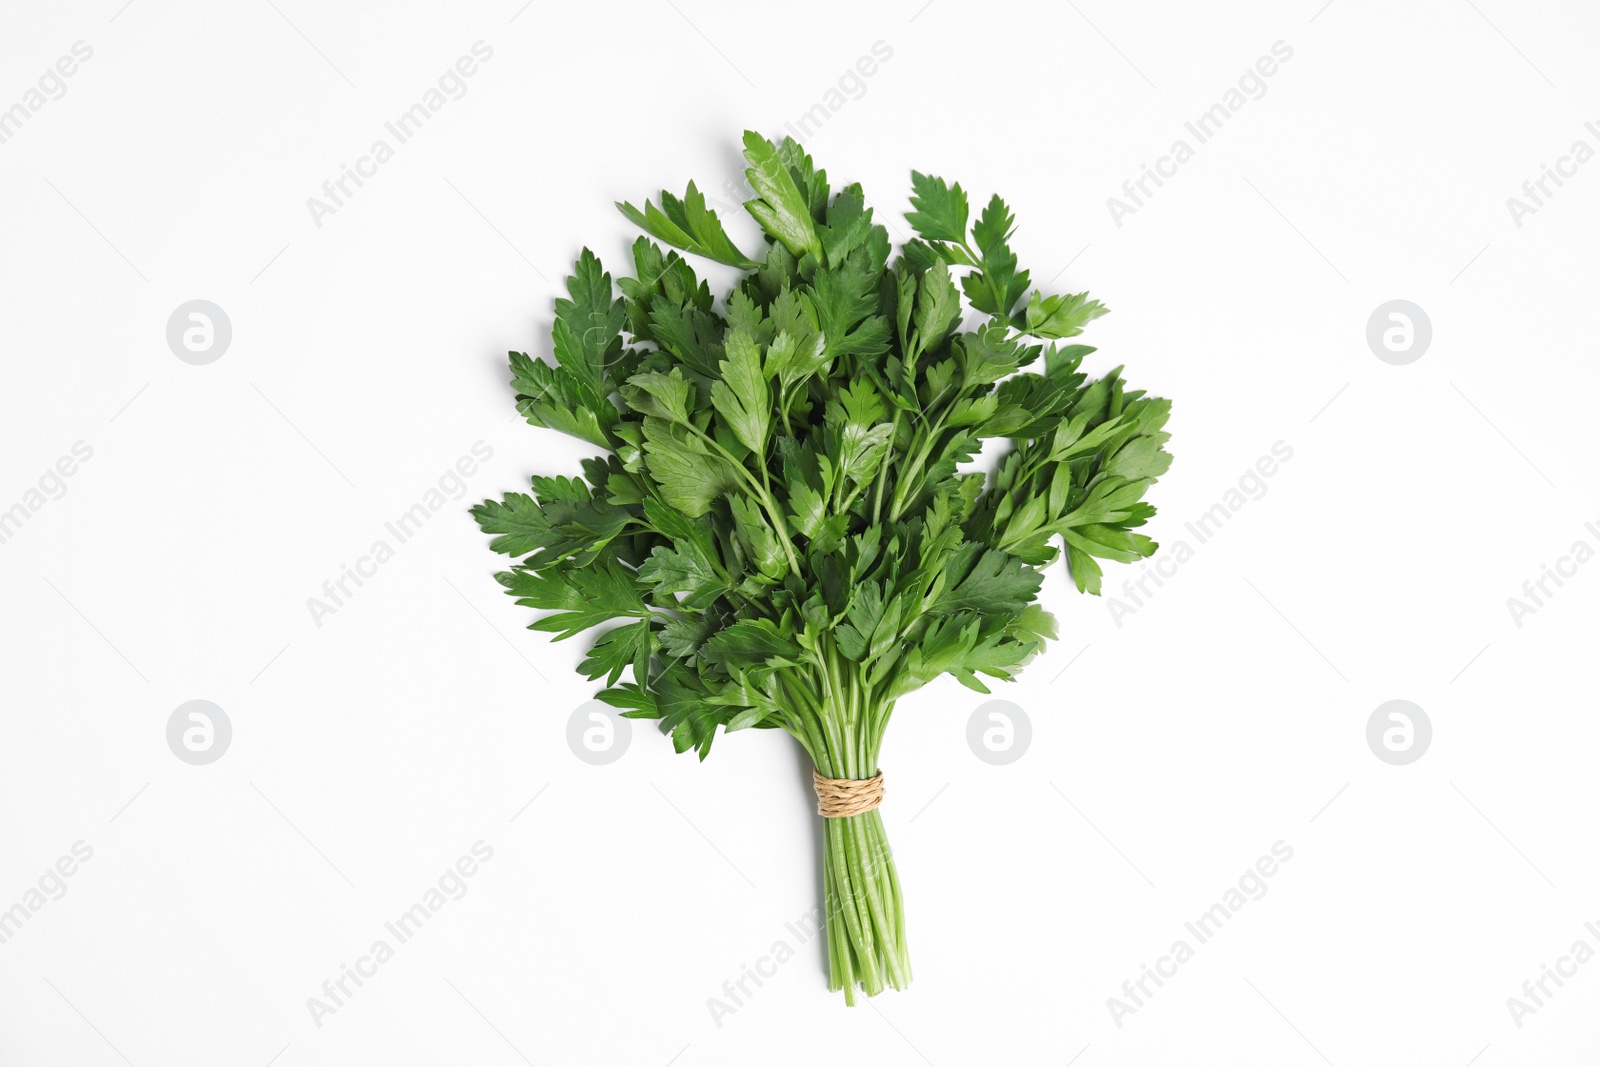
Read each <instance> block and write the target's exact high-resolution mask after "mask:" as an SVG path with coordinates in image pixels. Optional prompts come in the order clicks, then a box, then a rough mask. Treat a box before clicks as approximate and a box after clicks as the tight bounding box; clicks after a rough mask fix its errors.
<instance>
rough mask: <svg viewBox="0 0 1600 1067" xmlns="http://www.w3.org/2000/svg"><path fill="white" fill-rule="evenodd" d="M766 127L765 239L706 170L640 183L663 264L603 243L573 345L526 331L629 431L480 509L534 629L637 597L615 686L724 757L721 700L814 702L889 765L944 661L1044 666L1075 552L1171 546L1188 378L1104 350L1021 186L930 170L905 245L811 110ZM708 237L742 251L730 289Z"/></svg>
mask: <svg viewBox="0 0 1600 1067" xmlns="http://www.w3.org/2000/svg"><path fill="white" fill-rule="evenodd" d="M744 145H745V158H746V160H747V162H748V163H749V169H748V171H747V172H746V174H747V176H748V178H749V181H750V184H751V187H752V189H754V191H755V193H756V198H755V199H753V200H751V201H750V202H748V203H747V204H746V205H745V207H746V209H747V210H748V211H749V212H750V214H751V215H752V216H753V217H754V218H755V220H756V221H757V222H758V223H759V224H760V227H761V229H762V231H763V232H764V234H765V247H764V248H763V249H762V250H761V255H760V256H759V258H753V257H750V256H747V255H746V254H745V253H744V252H743V251H741V250H740V249H739V248H738V247H737V246H736V245H735V243H734V242H733V240H732V239H731V238H730V237H729V236H728V234H727V232H726V231H725V229H724V228H723V225H722V222H721V220H720V219H719V218H718V217H717V215H716V213H715V212H714V211H712V210H710V209H708V207H707V206H706V201H705V198H704V196H703V195H702V194H701V193H700V192H699V190H697V189H696V187H695V186H694V184H693V183H691V184H690V185H689V187H688V189H687V191H686V192H685V194H684V196H683V197H682V198H678V197H675V196H673V195H671V194H669V193H666V192H663V193H662V194H661V196H660V205H659V206H657V205H656V204H654V203H651V202H649V201H646V202H645V206H644V208H643V210H640V209H638V208H635V207H634V206H633V205H631V204H619V205H618V207H619V208H620V209H621V211H622V212H623V214H624V215H626V216H627V217H628V218H629V219H630V220H632V221H633V222H634V223H636V224H637V225H638V226H640V227H641V228H642V229H643V230H644V231H645V232H646V234H647V235H648V236H642V237H640V238H639V239H638V240H637V241H636V242H635V244H634V245H633V263H632V264H631V267H632V275H631V276H630V277H620V278H617V279H615V280H613V278H612V276H611V275H610V274H609V273H607V272H606V271H605V270H604V269H603V267H602V266H601V264H600V262H599V260H598V259H597V258H596V257H595V256H594V255H593V253H591V252H590V251H588V250H587V249H585V250H584V251H583V253H582V255H581V256H580V257H579V259H578V261H577V263H576V264H575V265H574V268H573V273H572V276H571V277H569V278H568V279H567V283H566V287H567V293H568V296H567V297H566V298H564V299H561V300H558V301H557V302H556V309H555V311H556V315H555V325H554V330H553V355H554V361H553V362H545V361H542V360H536V359H533V358H531V357H529V356H528V355H526V354H524V353H512V355H511V371H512V386H513V388H514V390H515V392H516V397H517V408H518V410H519V411H520V412H521V413H522V414H523V415H524V416H525V417H526V419H527V420H528V422H530V423H532V424H533V425H535V426H542V427H548V428H550V429H555V430H560V431H562V432H564V433H568V434H571V435H573V436H575V437H578V438H581V439H582V440H584V441H586V442H588V443H590V444H592V445H594V446H595V447H596V448H597V449H599V450H600V454H599V455H597V456H596V457H595V458H593V459H589V460H585V461H584V462H583V465H582V466H583V472H582V476H581V477H536V478H534V479H533V481H532V485H531V487H530V488H531V491H530V492H522V493H511V494H508V495H507V496H505V497H504V498H502V499H500V500H490V501H485V502H484V503H483V504H482V505H480V506H478V507H476V508H474V509H473V512H474V515H475V516H476V517H477V519H478V522H479V523H480V525H481V526H482V528H483V529H484V531H485V532H486V533H488V534H491V535H492V536H493V537H494V540H493V542H492V547H493V548H494V549H495V550H496V551H498V552H502V553H505V554H506V555H508V556H510V557H512V558H513V559H514V561H515V562H514V563H513V564H512V565H511V567H510V569H509V570H508V571H506V572H505V573H503V574H500V575H499V576H498V577H499V580H500V582H501V583H502V584H503V585H504V586H505V588H506V591H507V592H508V593H509V594H510V595H512V596H514V597H515V598H516V600H517V603H518V604H521V605H524V606H526V607H529V608H533V609H536V610H537V611H539V612H542V613H544V614H543V615H542V617H540V618H539V619H538V620H537V621H536V622H534V623H533V626H532V628H533V629H535V630H541V631H545V632H549V633H552V634H554V635H556V637H557V638H558V639H560V638H566V637H571V636H573V635H575V634H578V633H581V632H585V631H588V630H591V629H592V628H595V627H601V626H603V627H605V629H604V630H603V632H601V633H600V635H599V636H598V638H597V639H596V640H594V641H593V643H592V645H591V647H590V649H589V651H588V655H587V656H586V658H585V659H584V660H583V662H582V665H581V667H580V670H581V671H582V672H583V673H584V674H585V675H586V676H587V677H588V678H590V679H594V680H602V679H603V680H604V683H605V685H606V688H605V689H604V690H603V691H602V692H601V693H600V694H599V695H600V698H601V699H602V700H605V701H607V702H608V703H610V704H612V705H613V706H616V707H618V708H621V709H624V710H625V713H627V714H629V715H633V716H636V717H643V718H654V719H659V720H660V722H661V726H662V729H663V730H664V731H665V732H667V733H669V734H670V735H671V736H672V738H673V741H674V744H675V746H676V748H677V749H678V751H680V752H681V751H687V750H689V749H694V750H696V751H697V752H698V753H699V754H700V756H701V757H702V758H704V756H705V755H706V753H707V752H708V751H709V749H710V747H711V744H712V740H713V738H714V736H715V734H716V730H717V727H719V726H720V727H723V728H724V729H726V730H730V731H731V730H737V729H742V728H745V727H783V728H786V729H788V730H790V732H792V733H794V734H795V735H796V736H797V737H799V738H800V739H801V741H802V742H803V743H805V744H806V747H807V748H808V750H810V751H811V752H812V755H813V757H814V758H816V759H817V760H818V765H819V767H823V769H824V771H825V773H827V772H828V766H829V765H830V764H831V765H835V766H839V767H844V766H846V765H850V764H853V763H857V762H859V763H862V764H863V765H867V764H870V763H872V762H873V761H874V759H875V746H876V739H877V736H878V735H880V734H881V730H882V724H883V721H884V720H886V718H887V714H888V709H889V708H891V707H892V706H893V702H894V700H895V699H896V698H897V697H899V696H901V695H903V694H905V693H908V692H910V691H912V690H914V689H916V688H918V687H920V686H922V685H924V684H926V683H927V682H929V681H931V680H932V679H934V678H935V677H937V676H939V675H941V674H950V675H953V676H954V677H955V678H956V679H958V680H959V681H960V682H961V683H962V684H964V685H967V686H969V687H971V688H973V689H976V690H978V691H980V692H988V689H987V688H986V686H985V682H984V679H985V678H990V679H993V678H1000V679H1009V678H1012V677H1014V676H1015V675H1016V673H1017V672H1018V671H1019V670H1020V669H1021V668H1022V666H1023V665H1024V664H1026V663H1027V662H1028V660H1029V659H1030V658H1032V657H1033V656H1034V655H1035V654H1037V653H1038V652H1039V650H1040V649H1041V648H1042V647H1043V645H1044V642H1045V641H1046V640H1047V639H1049V638H1051V637H1054V636H1055V622H1054V620H1053V619H1052V618H1051V616H1050V615H1049V614H1047V613H1046V612H1045V611H1044V610H1043V609H1041V608H1040V607H1039V605H1038V604H1037V603H1036V599H1037V596H1038V593H1039V589H1040V585H1041V582H1042V572H1043V568H1045V567H1046V566H1047V565H1049V564H1051V563H1052V562H1053V561H1054V560H1055V559H1056V558H1057V557H1058V556H1060V555H1062V554H1063V553H1064V556H1065V561H1066V565H1067V566H1068V567H1069V569H1070V572H1071V575H1072V578H1073V580H1074V582H1075V583H1076V585H1077V588H1078V589H1079V590H1081V591H1084V592H1089V593H1096V594H1097V593H1098V592H1099V590H1100V581H1101V561H1103V560H1118V561H1132V560H1136V559H1139V558H1141V557H1144V556H1148V555H1150V554H1151V553H1152V552H1153V551H1155V548H1156V545H1155V543H1154V542H1153V541H1151V540H1150V539H1149V538H1148V537H1146V536H1145V535H1144V534H1142V533H1140V532H1138V531H1139V529H1140V528H1141V527H1143V526H1144V525H1145V524H1146V522H1147V521H1148V520H1149V519H1150V517H1151V516H1152V515H1153V514H1154V510H1155V509H1154V508H1153V507H1152V506H1151V505H1149V504H1148V503H1146V502H1145V501H1144V497H1145V494H1146V491H1147V490H1148V489H1149V487H1150V485H1151V484H1152V483H1153V482H1154V481H1155V480H1156V479H1157V478H1158V477H1159V476H1160V475H1161V474H1162V473H1163V472H1165V471H1166V469H1167V466H1168V464H1169V463H1170V460H1171V457H1170V456H1169V455H1168V453H1167V452H1166V450H1165V448H1164V445H1165V443H1166V441H1167V437H1168V435H1167V434H1166V433H1165V432H1163V430H1162V427H1163V424H1164V423H1165V422H1166V420H1167V415H1168V406H1169V405H1168V402H1167V401H1165V400H1162V399H1158V398H1155V397H1150V396H1146V395H1144V394H1143V393H1142V392H1141V391H1139V390H1132V389H1128V388H1127V387H1126V386H1125V384H1124V382H1123V379H1122V376H1121V373H1120V368H1118V369H1117V370H1113V371H1111V372H1110V373H1109V374H1106V375H1105V376H1103V377H1100V378H1096V379H1092V380H1091V379H1090V378H1089V376H1088V375H1087V374H1086V373H1085V372H1084V371H1083V370H1082V369H1081V367H1082V363H1083V360H1084V357H1085V356H1087V355H1088V354H1089V353H1091V352H1093V351H1094V349H1092V348H1089V347H1086V346H1083V345H1078V344H1062V343H1061V342H1063V341H1065V340H1066V339H1068V338H1071V337H1073V336H1075V335H1077V334H1078V333H1079V332H1081V330H1082V329H1083V327H1084V326H1085V325H1087V324H1088V323H1089V322H1090V321H1092V320H1093V319H1095V318H1097V317H1099V316H1100V315H1103V314H1104V313H1105V312H1106V308H1105V307H1104V306H1103V305H1102V304H1100V303H1099V302H1098V301H1095V300H1091V299H1089V298H1088V295H1087V294H1085V293H1079V294H1075V295H1045V294H1043V293H1041V292H1040V291H1038V290H1037V289H1033V290H1031V292H1030V282H1029V276H1028V272H1027V271H1026V270H1019V269H1018V266H1017V258H1016V256H1015V255H1014V254H1013V253H1012V251H1011V248H1010V241H1011V239H1012V236H1013V230H1014V222H1013V218H1012V215H1011V212H1010V210H1009V209H1008V208H1007V206H1006V205H1005V203H1004V202H1003V201H1001V199H1000V198H999V197H998V196H996V197H993V198H991V199H990V200H989V202H988V204H987V206H985V207H984V209H983V210H982V212H981V213H980V214H979V215H978V217H977V219H976V220H973V221H970V225H969V218H968V214H969V212H968V204H967V196H966V193H965V191H964V190H963V189H962V188H961V186H960V185H959V184H956V185H948V184H946V183H945V182H944V181H943V180H942V179H940V178H936V177H930V176H926V175H923V174H919V173H916V172H913V173H912V188H913V195H912V197H911V202H912V206H913V209H914V210H913V211H912V212H910V213H909V214H908V215H907V220H908V221H909V223H910V224H911V226H912V227H913V229H914V230H915V231H916V233H917V235H918V236H917V239H915V240H912V241H910V242H908V243H906V244H905V245H904V246H903V247H902V248H901V249H900V250H899V252H898V254H895V253H894V251H893V250H892V249H891V246H890V242H889V236H888V232H887V230H886V229H885V228H884V227H883V226H882V225H881V224H879V223H876V222H875V221H874V220H873V210H872V208H870V207H868V206H867V203H866V200H865V198H864V197H863V195H862V191H861V188H860V187H859V186H858V185H847V186H844V187H843V188H840V189H838V190H836V191H834V190H830V188H829V185H828V180H827V175H826V173H825V172H824V171H821V170H818V169H816V167H815V166H814V164H813V162H812V160H811V158H810V157H809V156H808V155H806V153H805V152H804V151H802V150H801V148H800V146H799V145H797V144H796V143H795V142H794V141H792V140H787V139H786V140H785V141H784V142H782V143H781V144H773V143H772V142H770V141H768V140H766V139H765V138H762V137H761V136H759V135H757V134H754V133H747V134H746V135H745V141H744ZM652 238H653V240H652ZM663 245H665V246H667V247H665V248H664V247H662V246H663ZM679 251H682V252H687V253H691V254H694V255H700V256H704V257H707V258H709V259H712V260H714V261H716V262H718V263H722V264H726V265H728V266H732V267H734V268H737V269H738V270H739V271H741V272H742V273H741V275H740V277H739V279H738V281H737V284H736V285H735V286H734V288H733V289H732V291H731V292H729V293H728V294H727V296H726V299H725V300H724V301H723V302H722V303H721V304H720V305H719V304H718V303H717V302H716V301H714V300H713V298H712V293H711V290H710V288H709V286H708V285H707V283H706V282H705V281H703V280H701V279H700V278H699V277H697V276H696V274H695V273H694V269H693V268H692V267H691V265H690V263H689V262H688V261H687V260H686V259H685V258H684V257H683V256H682V255H680V254H679ZM969 308H970V309H971V310H972V311H975V312H978V313H980V319H979V321H978V323H977V324H976V325H975V326H973V327H972V328H970V329H967V328H964V326H963V317H964V315H966V314H967V313H968V309H969ZM997 439H998V441H999V445H1000V448H1001V451H1002V454H1001V455H1000V458H999V461H998V464H997V465H996V466H995V469H994V470H993V472H992V473H991V474H989V475H985V474H982V473H979V472H977V471H975V470H974V469H973V468H974V466H975V464H974V463H973V460H974V457H975V456H976V454H977V452H978V450H979V449H980V447H982V446H983V444H984V442H985V441H993V440H997ZM858 735H863V736H865V737H866V738H867V739H866V740H865V741H860V740H857V736H858ZM856 746H867V747H866V748H858V747H856ZM868 749H870V751H869V750H868Z"/></svg>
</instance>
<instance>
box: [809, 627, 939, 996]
mask: <svg viewBox="0 0 1600 1067" xmlns="http://www.w3.org/2000/svg"><path fill="white" fill-rule="evenodd" d="M813 662H814V664H815V666H816V669H817V675H816V678H817V694H818V697H819V699H816V700H814V701H804V700H802V701H801V702H799V703H800V704H801V705H803V706H804V707H805V711H806V716H805V717H806V718H807V719H808V720H809V719H811V718H812V717H813V716H814V718H815V720H816V721H815V725H814V726H810V725H809V724H808V735H801V734H797V736H799V737H800V739H801V743H802V744H804V745H805V746H806V750H807V751H808V752H810V753H811V755H812V758H813V759H814V760H815V761H816V764H817V770H818V773H820V774H822V775H823V776H824V777H827V778H851V779H858V780H859V779H866V778H871V777H873V776H874V775H875V774H877V773H878V747H879V743H880V742H881V741H882V738H883V729H884V727H885V725H887V723H888V719H889V713H890V711H891V710H892V708H893V704H892V703H889V702H884V701H881V700H879V699H877V698H876V697H875V695H874V693H873V691H872V688H871V687H870V686H869V685H868V684H867V681H866V678H865V675H864V672H863V671H862V669H861V668H860V667H859V666H858V665H856V664H855V663H852V662H850V661H848V660H846V659H845V658H844V657H843V656H842V655H840V653H839V651H838V649H837V647H835V646H834V645H833V644H832V642H831V641H827V642H826V643H825V644H824V645H823V646H822V647H820V648H818V649H817V650H816V655H815V658H814V660H813ZM814 746H820V749H821V750H820V751H817V750H815V749H814ZM823 841H824V846H825V847H824V851H823V894H824V906H825V913H826V916H827V930H828V975H829V988H830V989H832V990H835V991H838V990H843V991H844V994H845V1002H846V1003H848V1004H853V1003H855V988H856V986H857V985H859V986H860V987H861V989H862V991H864V992H865V993H866V994H867V995H868V996H876V995H877V994H878V993H880V992H882V991H883V990H884V989H885V988H887V987H893V988H895V989H904V988H905V987H906V986H907V985H909V984H910V982H911V959H910V956H909V955H908V953H907V951H906V924H905V901H904V897H903V896H902V894H901V889H900V878H899V875H898V874H897V873H896V871H895V868H894V859H893V857H892V856H891V855H890V853H889V839H888V835H887V834H886V833H885V832H884V828H883V818H882V816H881V815H880V813H879V812H878V811H877V809H874V810H872V811H867V812H863V813H862V814H860V815H850V816H846V817H844V818H838V819H827V820H825V823H824V826H823Z"/></svg>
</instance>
